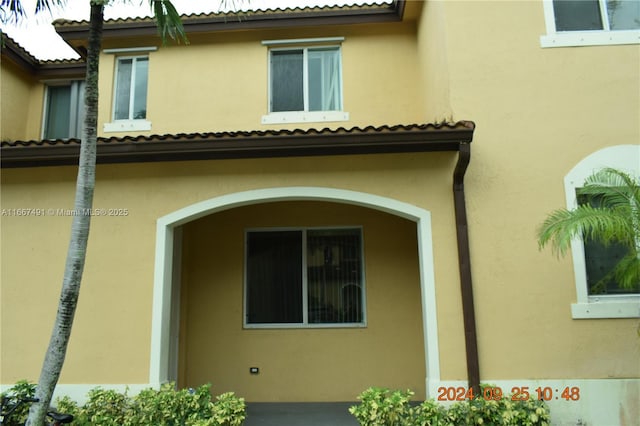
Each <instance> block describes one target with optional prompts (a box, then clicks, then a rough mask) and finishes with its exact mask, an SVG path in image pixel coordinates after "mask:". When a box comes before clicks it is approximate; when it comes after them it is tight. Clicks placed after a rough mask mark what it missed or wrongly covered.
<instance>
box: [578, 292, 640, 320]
mask: <svg viewBox="0 0 640 426" xmlns="http://www.w3.org/2000/svg"><path fill="white" fill-rule="evenodd" d="M614 297H615V296H614ZM602 299H604V297H590V298H589V302H588V303H574V304H572V305H571V316H572V317H573V319H596V318H640V296H626V297H616V299H614V300H611V299H605V300H602Z"/></svg>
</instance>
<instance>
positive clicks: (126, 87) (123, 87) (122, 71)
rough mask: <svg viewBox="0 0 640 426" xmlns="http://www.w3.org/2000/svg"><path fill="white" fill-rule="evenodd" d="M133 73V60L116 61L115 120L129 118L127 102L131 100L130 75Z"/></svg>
mask: <svg viewBox="0 0 640 426" xmlns="http://www.w3.org/2000/svg"><path fill="white" fill-rule="evenodd" d="M132 72H133V59H120V60H119V61H118V75H117V80H116V99H115V104H116V106H115V113H114V118H115V119H116V120H126V119H128V118H129V100H130V98H131V74H132Z"/></svg>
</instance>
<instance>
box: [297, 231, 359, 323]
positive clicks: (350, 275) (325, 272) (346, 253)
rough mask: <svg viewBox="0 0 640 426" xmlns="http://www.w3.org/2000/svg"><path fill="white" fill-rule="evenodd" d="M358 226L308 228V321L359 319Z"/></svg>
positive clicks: (334, 321)
mask: <svg viewBox="0 0 640 426" xmlns="http://www.w3.org/2000/svg"><path fill="white" fill-rule="evenodd" d="M360 254H361V250H360V232H359V230H354V229H346V230H310V231H308V234H307V280H308V293H307V297H308V307H309V322H310V323H343V322H347V323H348V322H360V321H362V290H361V282H362V280H361V273H362V265H361V264H360Z"/></svg>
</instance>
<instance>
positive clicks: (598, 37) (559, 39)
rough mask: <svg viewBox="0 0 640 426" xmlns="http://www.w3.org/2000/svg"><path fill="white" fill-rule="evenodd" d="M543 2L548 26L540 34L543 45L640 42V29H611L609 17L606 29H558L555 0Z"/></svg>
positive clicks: (605, 24)
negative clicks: (545, 30)
mask: <svg viewBox="0 0 640 426" xmlns="http://www.w3.org/2000/svg"><path fill="white" fill-rule="evenodd" d="M542 3H543V6H544V20H545V23H546V27H547V34H545V35H542V36H540V46H541V47H571V46H602V45H614V44H640V30H623V31H611V30H609V21H608V19H605V20H604V27H605V29H604V30H597V31H556V21H555V14H554V11H553V0H542ZM602 4H603V3H602V2H601V8H602V7H603V6H602ZM603 13H604V12H603ZM603 16H606V15H603Z"/></svg>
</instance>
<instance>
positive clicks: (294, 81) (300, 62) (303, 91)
mask: <svg viewBox="0 0 640 426" xmlns="http://www.w3.org/2000/svg"><path fill="white" fill-rule="evenodd" d="M270 79H271V82H270V87H271V92H270V112H285V111H296V112H309V111H340V110H341V109H342V82H341V61H340V48H339V47H318V48H304V49H295V50H293V49H292V50H272V51H271V70H270Z"/></svg>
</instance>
